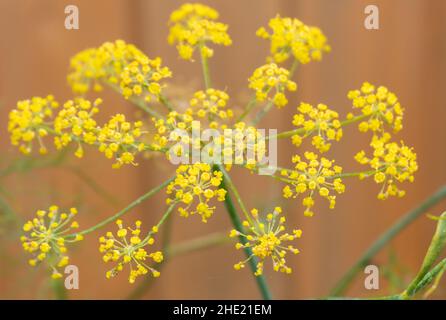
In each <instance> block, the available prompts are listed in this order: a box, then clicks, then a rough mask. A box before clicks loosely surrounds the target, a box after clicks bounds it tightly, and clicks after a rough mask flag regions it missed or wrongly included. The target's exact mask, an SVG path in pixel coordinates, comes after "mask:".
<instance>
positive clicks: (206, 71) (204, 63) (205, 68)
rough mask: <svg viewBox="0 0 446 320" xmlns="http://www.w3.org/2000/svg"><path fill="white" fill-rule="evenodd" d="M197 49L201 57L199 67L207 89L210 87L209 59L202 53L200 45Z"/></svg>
mask: <svg viewBox="0 0 446 320" xmlns="http://www.w3.org/2000/svg"><path fill="white" fill-rule="evenodd" d="M199 49H200V57H201V67H202V69H203V79H204V86H205V88H206V89H209V88H211V87H212V82H211V74H210V72H209V60H208V58H207V57H205V56H204V55H203V50H201V46H200V48H199Z"/></svg>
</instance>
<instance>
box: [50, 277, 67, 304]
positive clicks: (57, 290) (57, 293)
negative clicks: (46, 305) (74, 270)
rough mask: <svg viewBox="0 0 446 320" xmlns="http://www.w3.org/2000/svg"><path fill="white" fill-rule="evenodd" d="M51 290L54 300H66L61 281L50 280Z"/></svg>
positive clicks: (65, 291) (63, 285) (65, 292)
mask: <svg viewBox="0 0 446 320" xmlns="http://www.w3.org/2000/svg"><path fill="white" fill-rule="evenodd" d="M49 281H51V288H52V289H53V294H54V298H55V299H56V300H67V290H66V289H65V284H64V282H63V281H60V280H59V279H58V280H54V279H51V280H49Z"/></svg>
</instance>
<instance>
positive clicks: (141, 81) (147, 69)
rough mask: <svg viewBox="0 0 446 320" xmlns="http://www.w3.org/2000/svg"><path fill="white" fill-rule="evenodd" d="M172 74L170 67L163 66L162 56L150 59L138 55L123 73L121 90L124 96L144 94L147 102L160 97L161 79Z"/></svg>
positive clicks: (127, 97)
mask: <svg viewBox="0 0 446 320" xmlns="http://www.w3.org/2000/svg"><path fill="white" fill-rule="evenodd" d="M171 76H172V73H171V72H170V70H169V68H167V67H161V58H156V59H153V60H150V59H149V58H147V57H146V56H143V57H137V59H136V60H135V61H133V62H131V63H130V64H129V65H128V66H126V67H125V69H124V71H123V72H122V73H121V90H122V95H123V96H124V98H126V99H129V98H130V97H131V96H143V97H144V100H145V101H146V102H149V101H151V100H152V97H155V98H158V97H159V96H160V94H161V89H162V86H161V84H160V81H161V80H162V79H165V78H169V77H171Z"/></svg>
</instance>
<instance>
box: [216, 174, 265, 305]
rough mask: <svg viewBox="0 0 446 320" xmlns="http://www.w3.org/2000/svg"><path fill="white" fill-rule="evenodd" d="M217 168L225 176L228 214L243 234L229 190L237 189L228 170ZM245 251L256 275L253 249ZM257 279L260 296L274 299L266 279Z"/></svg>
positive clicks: (262, 277)
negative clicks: (229, 186) (230, 186)
mask: <svg viewBox="0 0 446 320" xmlns="http://www.w3.org/2000/svg"><path fill="white" fill-rule="evenodd" d="M215 168H216V169H217V170H220V171H221V172H222V173H223V175H224V179H223V181H222V184H221V187H222V188H223V189H225V190H226V191H227V193H226V197H225V206H226V209H227V211H228V214H229V217H230V219H231V222H232V224H233V226H234V228H235V229H236V230H237V231H239V232H243V226H242V222H241V220H240V217H239V216H238V214H237V212H236V209H235V206H234V202H233V201H232V199H231V196H230V195H229V190H231V191H232V192H233V193H234V190H236V189H235V187H234V186H233V184H232V182H231V181H230V179H229V181H228V179H227V178H228V177H229V176H228V174H227V173H226V170H225V169H224V168H223V167H221V166H215ZM227 184H228V185H232V188H228V186H227ZM228 189H229V190H228ZM235 196H236V198H237V200H240V201H239V205H240V206H241V207H243V208H244V205H243V203H242V202H241V199H240V196H239V195H238V192H236V194H235ZM242 210H246V208H245V209H242ZM239 240H240V242H241V243H242V244H245V243H246V239H245V238H244V237H242V236H239ZM243 250H244V251H245V255H246V257H247V258H249V257H251V259H249V260H248V264H249V267H250V268H251V271H252V273H255V272H256V270H257V258H256V257H255V256H253V254H252V250H251V248H249V247H245V248H243ZM255 279H256V282H257V286H258V287H259V291H260V294H261V295H262V297H263V299H265V300H271V299H272V295H271V292H270V291H269V289H268V285H267V283H266V281H265V277H264V276H263V275H259V276H255Z"/></svg>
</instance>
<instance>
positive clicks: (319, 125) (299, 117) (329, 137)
mask: <svg viewBox="0 0 446 320" xmlns="http://www.w3.org/2000/svg"><path fill="white" fill-rule="evenodd" d="M297 110H298V111H299V113H298V114H295V115H294V117H293V125H295V126H296V127H297V128H298V129H300V128H302V129H303V130H304V133H303V134H295V135H293V136H292V141H293V144H295V145H296V146H300V144H301V143H302V139H303V138H305V137H308V136H310V135H312V134H313V133H314V132H316V135H314V136H313V138H312V141H311V143H312V144H313V146H314V147H316V149H318V150H319V151H320V152H326V151H328V150H329V149H330V147H331V143H330V142H329V141H333V140H335V141H339V140H340V139H341V138H342V128H341V122H340V121H339V119H338V118H339V115H338V113H337V112H336V111H333V110H330V109H328V107H327V106H326V105H325V104H318V105H317V107H316V108H314V107H313V106H312V105H310V104H308V103H301V104H300V106H299V107H298V108H297Z"/></svg>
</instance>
